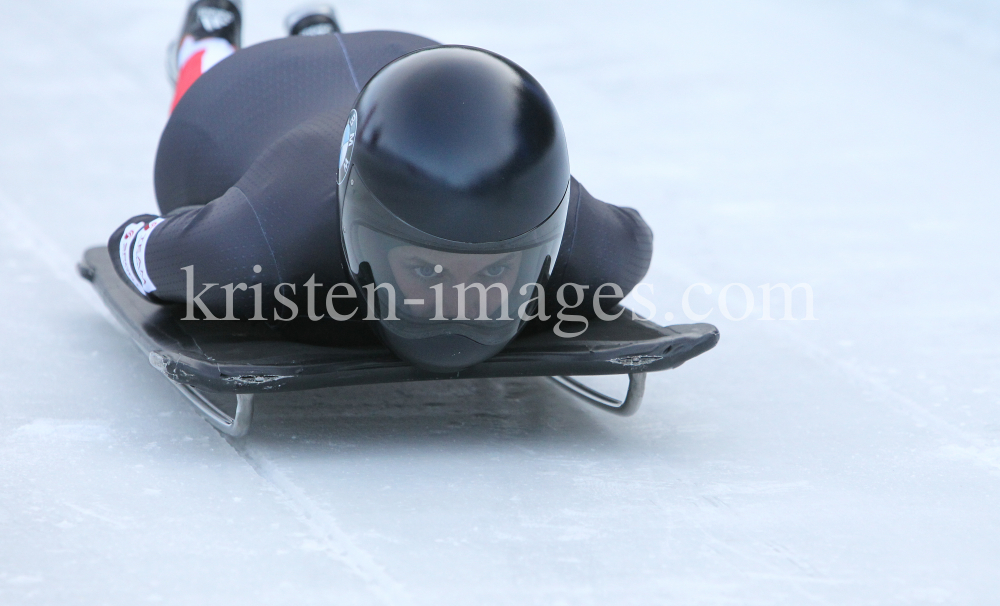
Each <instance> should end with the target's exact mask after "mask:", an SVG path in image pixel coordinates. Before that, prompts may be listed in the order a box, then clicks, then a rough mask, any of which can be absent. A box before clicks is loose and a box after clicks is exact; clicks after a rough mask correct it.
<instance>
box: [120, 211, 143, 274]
mask: <svg viewBox="0 0 1000 606" xmlns="http://www.w3.org/2000/svg"><path fill="white" fill-rule="evenodd" d="M145 224H146V222H145V221H139V222H138V223H129V224H128V225H127V226H126V227H125V233H123V234H122V239H121V240H120V241H119V242H118V259H119V260H120V261H121V262H122V269H123V270H125V275H126V276H128V279H129V281H131V282H132V284H134V285H135V287H136V288H138V289H139V290H140V291H142V283H141V282H139V278H137V277H136V276H135V272H134V271H132V259H131V258H129V254H128V253H129V250H130V248H129V247H131V246H132V241H133V240H135V235H136V234H137V233H139V230H140V229H142V227H143V226H144V225H145Z"/></svg>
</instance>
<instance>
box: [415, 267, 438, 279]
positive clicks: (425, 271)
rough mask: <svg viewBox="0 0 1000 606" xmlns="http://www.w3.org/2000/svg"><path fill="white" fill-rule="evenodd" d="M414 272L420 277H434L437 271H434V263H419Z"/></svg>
mask: <svg viewBox="0 0 1000 606" xmlns="http://www.w3.org/2000/svg"><path fill="white" fill-rule="evenodd" d="M413 273H415V274H417V277H418V278H425V279H426V278H433V277H434V276H435V275H436V273H437V272H435V271H434V266H433V265H418V266H417V267H414V268H413Z"/></svg>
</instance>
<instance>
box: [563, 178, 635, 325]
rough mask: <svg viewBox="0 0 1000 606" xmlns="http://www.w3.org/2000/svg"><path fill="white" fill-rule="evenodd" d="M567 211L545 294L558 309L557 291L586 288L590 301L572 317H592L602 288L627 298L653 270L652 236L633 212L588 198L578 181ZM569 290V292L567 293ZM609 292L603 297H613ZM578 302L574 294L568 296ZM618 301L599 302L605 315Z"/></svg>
mask: <svg viewBox="0 0 1000 606" xmlns="http://www.w3.org/2000/svg"><path fill="white" fill-rule="evenodd" d="M569 203H570V207H569V213H568V215H567V217H566V231H565V232H564V234H563V241H562V246H561V247H560V249H559V256H558V258H557V259H556V263H555V267H554V269H553V274H552V281H551V282H550V283H549V285H548V287H547V288H546V289H545V290H546V299H547V301H546V303H547V305H546V306H547V307H549V308H550V309H558V305H557V304H556V298H555V297H556V293H557V291H558V289H559V287H560V286H562V285H563V284H570V283H572V284H579V285H581V286H586V287H587V290H586V291H585V295H586V300H587V303H586V304H584V305H580V306H579V307H578V308H577V309H575V310H574V313H583V314H587V315H591V316H592V315H593V314H594V308H593V304H592V301H593V297H594V294H595V292H596V290H597V289H598V288H599V287H600V286H601V285H602V284H607V283H611V284H617V285H618V286H620V287H621V290H622V294H623V295H627V294H628V293H629V292H630V291H631V290H632V289H633V288H635V285H636V284H638V283H639V281H640V280H642V278H643V276H645V275H646V272H647V271H648V270H649V263H650V260H651V259H652V257H653V232H652V230H651V229H650V228H649V226H648V225H646V222H645V221H643V219H642V216H640V215H639V213H638V212H637V211H636V210H634V209H631V208H622V207H619V206H614V205H612V204H607V203H605V202H602V201H600V200H598V199H597V198H595V197H593V196H592V195H590V192H588V191H587V190H586V189H584V187H583V186H582V185H580V183H579V182H578V181H577V180H576V179H572V180H571V182H570V198H569ZM568 290H570V289H567V291H568ZM611 294H612V289H611V288H606V289H604V291H603V292H602V295H611ZM565 296H566V301H567V302H568V303H570V304H572V303H574V302H575V294H573V293H572V292H567V293H566V295H565ZM619 301H620V299H617V298H613V297H609V298H602V299H601V306H602V308H603V309H604V310H605V311H607V310H609V309H610V308H611V307H613V306H614V305H615V304H617V303H618V302H619Z"/></svg>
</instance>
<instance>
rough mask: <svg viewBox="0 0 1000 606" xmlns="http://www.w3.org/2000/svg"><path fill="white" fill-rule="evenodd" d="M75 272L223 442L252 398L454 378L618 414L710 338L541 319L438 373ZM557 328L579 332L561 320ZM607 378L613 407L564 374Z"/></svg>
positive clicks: (687, 328) (345, 330) (351, 335)
mask: <svg viewBox="0 0 1000 606" xmlns="http://www.w3.org/2000/svg"><path fill="white" fill-rule="evenodd" d="M79 270H80V274H81V275H82V276H83V277H84V278H86V279H87V280H89V281H90V282H91V283H92V284H93V286H94V288H95V289H97V292H98V294H100V296H101V298H102V299H103V300H104V303H105V304H106V305H107V306H108V309H109V310H110V311H111V313H112V314H113V315H114V316H115V318H117V320H118V322H119V323H120V324H121V325H122V327H124V329H125V330H126V332H127V333H128V335H129V336H130V337H131V338H132V340H133V341H134V342H135V344H136V345H137V346H138V347H139V349H141V350H142V351H143V353H144V354H146V355H147V356H148V357H149V363H150V364H151V365H152V366H153V367H154V368H156V369H157V370H159V371H160V372H161V373H163V374H164V376H166V377H167V378H168V379H169V380H170V381H171V382H172V383H173V384H174V385H175V386H176V387H177V388H178V389H179V390H180V391H181V393H183V394H184V395H185V396H187V398H188V399H189V400H190V401H191V402H192V404H194V406H195V407H196V408H197V409H198V411H199V412H200V413H201V414H202V415H204V416H205V418H206V419H207V420H208V421H209V423H211V424H212V425H213V426H214V427H215V428H216V429H218V430H219V431H221V432H223V433H225V434H227V435H229V436H233V437H240V436H243V435H245V434H246V433H247V431H249V429H250V424H251V420H252V417H253V396H254V394H257V393H264V392H279V391H300V390H307V389H318V388H324V387H338V386H347V385H362V384H370V383H393V382H403V381H427V380H448V379H458V378H463V379H467V378H486V377H530V376H544V377H551V378H552V379H553V380H554V381H555V382H556V383H558V384H559V385H560V386H562V387H563V388H565V389H567V390H568V391H570V392H571V393H573V394H574V395H576V396H577V397H578V398H580V399H582V400H584V401H586V402H588V403H590V404H593V405H595V406H597V407H598V408H601V409H602V410H606V411H610V412H613V413H616V414H619V415H623V416H628V415H631V414H634V413H635V412H636V410H638V408H639V404H640V403H641V402H642V396H643V389H644V386H645V379H646V373H648V372H656V371H659V370H667V369H670V368H676V367H678V366H680V365H681V364H683V363H684V362H686V361H687V360H690V359H691V358H693V357H695V356H697V355H700V354H702V353H704V352H706V351H708V350H709V349H711V348H712V347H714V346H715V344H716V343H717V342H718V341H719V332H718V330H717V329H716V328H715V327H714V326H712V325H710V324H689V325H679V326H668V327H661V326H657V325H656V324H653V323H652V322H647V321H643V320H633V319H632V317H631V313H630V312H628V311H626V312H625V313H623V314H622V315H621V316H620V317H619V318H618V319H617V320H614V321H611V322H603V321H599V320H591V321H590V326H589V328H588V329H587V330H586V331H585V332H584V333H583V334H582V335H581V336H579V337H575V338H561V337H558V336H556V335H555V334H553V332H552V325H551V323H541V322H536V324H537V325H536V326H532V325H529V326H528V328H527V329H526V330H525V331H524V332H523V333H522V334H521V335H519V336H518V337H517V338H516V339H515V340H514V341H512V342H511V343H510V345H508V346H507V347H506V348H505V349H504V350H503V351H502V352H500V353H499V354H497V355H496V356H494V357H492V358H490V359H489V360H487V361H485V362H482V363H479V364H477V365H475V366H473V367H471V368H468V369H466V370H463V371H461V372H458V373H453V374H449V375H441V374H435V373H432V372H428V371H424V370H421V369H418V368H416V367H414V366H412V365H410V364H409V363H407V362H403V361H402V360H400V359H399V358H397V357H396V356H395V355H393V354H392V353H391V352H390V351H389V350H388V349H387V348H386V347H385V346H383V345H382V344H381V343H380V342H379V340H378V338H377V337H376V336H375V334H374V332H373V331H372V330H371V329H370V328H369V327H368V326H366V325H365V323H364V322H362V321H349V322H335V321H333V320H324V321H319V322H313V321H310V320H308V319H307V318H301V319H298V320H294V321H291V322H279V323H276V324H277V325H274V324H269V323H265V322H259V321H258V322H251V321H230V322H225V321H212V322H209V321H190V320H189V321H183V320H181V318H182V317H183V316H184V314H185V309H184V306H159V305H154V304H152V303H149V302H147V301H146V300H144V299H142V298H141V297H139V296H138V295H136V294H135V293H134V292H132V291H131V290H130V289H129V288H128V286H126V285H125V283H124V282H122V281H121V280H120V279H119V278H118V276H117V275H116V274H115V270H114V266H113V265H112V263H111V259H110V257H109V256H108V251H107V249H106V248H104V247H95V248H91V249H89V250H87V251H86V253H85V254H84V259H83V261H82V262H81V263H80V266H79ZM581 327H582V325H581ZM563 330H565V331H567V332H575V331H576V330H579V328H576V329H573V328H571V327H566V326H565V324H564V326H563ZM617 374H627V375H628V376H629V389H628V394H627V395H626V397H625V400H624V401H623V402H622V401H618V400H616V399H614V398H611V397H609V396H606V395H604V394H601V393H599V392H597V391H595V390H592V389H590V388H589V387H587V386H585V385H583V384H582V383H580V382H578V381H576V380H574V379H572V378H571V376H572V375H577V376H579V375H617ZM205 393H222V394H233V395H235V396H236V399H237V406H236V413H235V414H234V415H233V416H229V415H227V414H226V413H225V412H223V411H222V410H221V409H220V408H219V407H218V406H216V405H215V404H213V403H212V402H211V401H210V400H209V399H208V398H207V397H206V396H205V395H204V394H205Z"/></svg>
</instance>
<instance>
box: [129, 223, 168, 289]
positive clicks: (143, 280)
mask: <svg viewBox="0 0 1000 606" xmlns="http://www.w3.org/2000/svg"><path fill="white" fill-rule="evenodd" d="M163 221H164V219H163V217H160V218H159V219H153V220H152V221H150V222H149V224H148V225H146V226H145V227H143V228H142V229H140V230H139V233H137V234H136V235H135V246H133V247H132V267H133V268H135V275H136V277H137V278H138V279H139V290H141V291H142V292H144V293H151V292H153V291H154V290H156V285H155V284H153V281H152V280H151V279H150V278H149V272H147V271H146V242H147V241H148V240H149V235H150V234H152V233H153V230H154V229H155V228H156V226H157V225H159V224H160V223H163Z"/></svg>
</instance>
